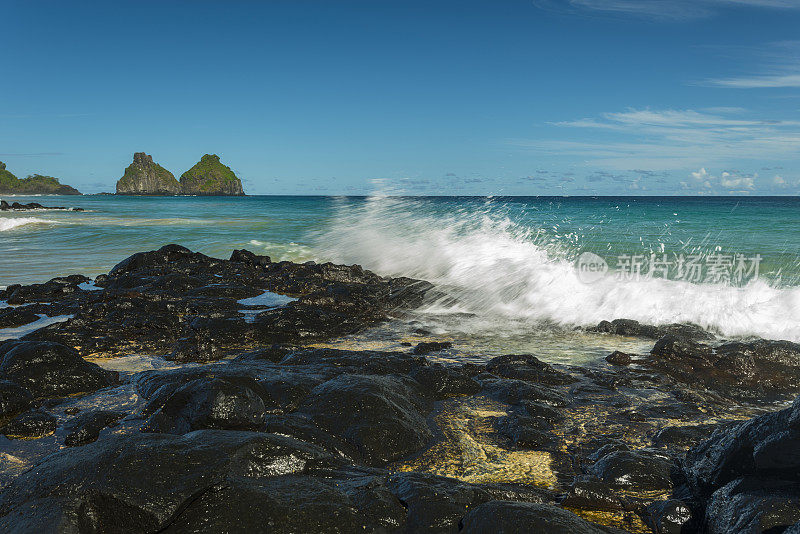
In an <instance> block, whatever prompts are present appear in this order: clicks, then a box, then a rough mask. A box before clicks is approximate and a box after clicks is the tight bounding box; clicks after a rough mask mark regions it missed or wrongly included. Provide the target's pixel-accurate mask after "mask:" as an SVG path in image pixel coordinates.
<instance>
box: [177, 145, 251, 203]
mask: <svg viewBox="0 0 800 534" xmlns="http://www.w3.org/2000/svg"><path fill="white" fill-rule="evenodd" d="M181 187H182V190H183V194H184V195H235V196H242V195H244V190H243V189H242V182H241V181H240V180H239V178H237V177H236V174H235V173H234V172H233V171H232V170H231V168H230V167H228V166H227V165H225V164H223V163H222V162H221V161H220V160H219V156H217V155H216V154H205V155H204V156H203V157H202V158H200V161H198V162H197V163H196V164H195V165H194V166H193V167H192V168H191V169H189V170H188V171H186V172H185V173H183V174H182V175H181Z"/></svg>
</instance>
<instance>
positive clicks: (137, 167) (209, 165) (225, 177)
mask: <svg viewBox="0 0 800 534" xmlns="http://www.w3.org/2000/svg"><path fill="white" fill-rule="evenodd" d="M117 194H119V195H206V196H212V195H220V196H243V195H244V190H243V189H242V182H241V181H240V180H239V178H237V177H236V174H235V173H234V172H233V171H232V170H231V168H230V167H228V166H227V165H224V164H223V163H222V162H220V160H219V156H217V155H216V154H205V155H204V156H203V157H202V158H201V159H200V161H199V162H197V163H196V164H195V165H194V166H193V167H192V168H191V169H189V170H188V171H186V172H185V173H183V175H181V179H180V182H179V181H178V180H176V179H175V176H174V175H173V174H172V173H171V172H169V171H168V170H167V169H165V168H164V167H162V166H161V165H159V164H158V163H155V162H154V161H153V158H152V157H151V156H149V155H147V154H145V153H144V152H137V153H135V154H134V155H133V163H132V164H131V165H129V166H128V167H127V168H126V169H125V174H124V175H123V176H122V178H120V180H119V181H118V182H117Z"/></svg>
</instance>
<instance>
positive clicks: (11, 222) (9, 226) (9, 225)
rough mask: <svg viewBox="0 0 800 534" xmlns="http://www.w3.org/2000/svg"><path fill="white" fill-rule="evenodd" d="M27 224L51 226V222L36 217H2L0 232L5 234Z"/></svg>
mask: <svg viewBox="0 0 800 534" xmlns="http://www.w3.org/2000/svg"><path fill="white" fill-rule="evenodd" d="M28 224H53V221H49V220H47V219H39V218H37V217H3V218H0V232H6V231H8V230H13V229H15V228H19V227H21V226H25V225H28Z"/></svg>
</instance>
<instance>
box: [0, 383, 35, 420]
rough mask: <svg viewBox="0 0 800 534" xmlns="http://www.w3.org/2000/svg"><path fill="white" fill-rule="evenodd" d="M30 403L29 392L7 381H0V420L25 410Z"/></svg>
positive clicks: (31, 401) (31, 398) (31, 400)
mask: <svg viewBox="0 0 800 534" xmlns="http://www.w3.org/2000/svg"><path fill="white" fill-rule="evenodd" d="M32 403H33V395H32V394H31V392H30V391H28V390H27V389H25V388H24V387H22V386H20V385H19V384H15V383H14V382H11V381H9V380H0V419H4V418H7V417H10V416H13V415H15V414H18V413H19V412H21V411H23V410H27V409H28V408H29V407H30V405H31V404H32Z"/></svg>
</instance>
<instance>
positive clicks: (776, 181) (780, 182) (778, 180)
mask: <svg viewBox="0 0 800 534" xmlns="http://www.w3.org/2000/svg"><path fill="white" fill-rule="evenodd" d="M772 183H774V184H775V185H786V180H784V179H783V177H782V176H778V175H775V178H773V179H772Z"/></svg>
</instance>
